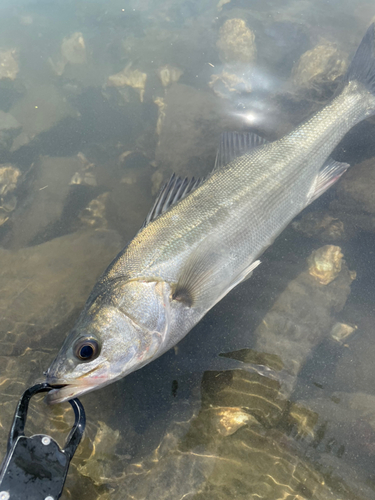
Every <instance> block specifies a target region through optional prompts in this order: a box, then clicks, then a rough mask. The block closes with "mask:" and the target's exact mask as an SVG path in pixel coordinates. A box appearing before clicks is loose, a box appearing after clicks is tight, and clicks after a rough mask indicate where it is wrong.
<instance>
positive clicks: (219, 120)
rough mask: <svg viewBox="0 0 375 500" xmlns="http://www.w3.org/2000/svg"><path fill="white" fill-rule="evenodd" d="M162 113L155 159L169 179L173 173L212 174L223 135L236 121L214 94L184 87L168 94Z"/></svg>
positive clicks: (176, 85)
mask: <svg viewBox="0 0 375 500" xmlns="http://www.w3.org/2000/svg"><path fill="white" fill-rule="evenodd" d="M159 109H160V106H159ZM162 113H164V115H165V116H164V117H163V119H162V122H161V125H160V128H159V130H160V135H159V143H158V145H157V148H156V153H155V159H156V162H157V164H158V165H160V166H161V168H162V169H163V170H164V171H165V172H166V177H167V176H168V175H169V174H170V173H171V172H176V173H177V174H178V175H183V176H184V175H187V176H190V177H191V176H193V175H194V176H198V177H199V176H202V175H205V174H207V173H208V172H210V171H211V169H212V168H213V166H214V160H215V155H216V148H217V144H218V141H219V137H220V133H221V132H222V131H224V130H230V129H231V128H233V126H234V125H233V121H234V118H232V117H230V116H228V114H226V113H225V111H224V110H223V109H222V107H220V106H219V105H218V103H217V99H216V98H215V97H214V96H213V95H212V94H211V93H208V92H203V91H200V90H196V89H194V88H192V87H189V86H188V85H183V84H180V83H175V84H173V85H171V87H170V88H168V89H167V90H166V96H165V99H164V102H163V107H162ZM182 117H183V118H182Z"/></svg>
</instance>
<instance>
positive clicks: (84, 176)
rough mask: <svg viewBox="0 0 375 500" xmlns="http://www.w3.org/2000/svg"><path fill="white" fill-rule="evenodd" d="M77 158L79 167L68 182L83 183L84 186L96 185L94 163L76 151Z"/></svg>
mask: <svg viewBox="0 0 375 500" xmlns="http://www.w3.org/2000/svg"><path fill="white" fill-rule="evenodd" d="M77 158H78V159H79V160H80V161H81V163H82V165H81V168H80V169H79V170H78V171H77V172H76V173H75V174H74V175H73V177H72V178H71V181H70V184H71V185H72V184H83V185H86V186H96V185H97V182H96V177H95V164H94V163H91V162H89V160H88V159H87V158H86V156H85V155H84V154H83V153H78V154H77Z"/></svg>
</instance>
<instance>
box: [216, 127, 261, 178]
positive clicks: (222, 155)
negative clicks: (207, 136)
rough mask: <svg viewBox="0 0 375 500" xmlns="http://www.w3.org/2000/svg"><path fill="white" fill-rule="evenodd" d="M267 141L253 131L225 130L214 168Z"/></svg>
mask: <svg viewBox="0 0 375 500" xmlns="http://www.w3.org/2000/svg"><path fill="white" fill-rule="evenodd" d="M267 143H268V141H266V139H264V138H263V137H260V136H259V135H257V134H254V133H253V132H224V133H223V134H221V138H220V143H219V148H218V150H217V153H216V160H215V167H214V170H216V169H217V168H220V167H223V166H224V165H227V164H228V163H230V162H231V161H233V160H234V159H235V158H237V157H238V156H242V155H244V154H245V153H247V152H248V151H250V150H251V149H253V148H256V147H258V146H263V144H267Z"/></svg>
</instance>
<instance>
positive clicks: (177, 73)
mask: <svg viewBox="0 0 375 500" xmlns="http://www.w3.org/2000/svg"><path fill="white" fill-rule="evenodd" d="M182 74H183V71H182V70H181V69H180V68H176V67H175V66H171V65H170V64H166V65H165V66H162V67H161V68H159V69H158V76H159V78H160V81H161V83H162V85H163V87H169V85H171V84H172V83H176V82H178V80H179V79H180V78H181V75H182Z"/></svg>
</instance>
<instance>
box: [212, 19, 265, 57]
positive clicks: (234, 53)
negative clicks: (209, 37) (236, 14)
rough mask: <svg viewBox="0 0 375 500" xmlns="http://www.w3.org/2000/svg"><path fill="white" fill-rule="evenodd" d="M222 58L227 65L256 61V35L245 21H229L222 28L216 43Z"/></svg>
mask: <svg viewBox="0 0 375 500" xmlns="http://www.w3.org/2000/svg"><path fill="white" fill-rule="evenodd" d="M216 45H217V48H218V49H219V52H220V58H221V60H222V61H223V62H227V63H236V62H242V63H250V62H253V61H254V60H255V57H256V46H255V35H254V33H253V32H252V31H251V30H250V29H249V28H248V26H247V25H246V22H245V21H244V20H243V19H228V20H227V21H225V23H224V24H223V26H222V27H221V28H220V37H219V40H218V41H217V43H216Z"/></svg>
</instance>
